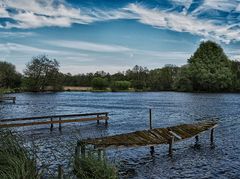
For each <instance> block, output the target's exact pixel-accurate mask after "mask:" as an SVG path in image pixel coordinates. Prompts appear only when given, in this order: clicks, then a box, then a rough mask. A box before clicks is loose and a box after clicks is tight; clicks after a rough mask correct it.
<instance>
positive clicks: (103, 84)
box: [92, 77, 108, 90]
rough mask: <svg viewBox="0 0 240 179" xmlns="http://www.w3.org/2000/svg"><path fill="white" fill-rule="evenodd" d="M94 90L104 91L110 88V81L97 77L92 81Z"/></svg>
mask: <svg viewBox="0 0 240 179" xmlns="http://www.w3.org/2000/svg"><path fill="white" fill-rule="evenodd" d="M92 87H93V89H98V90H104V89H106V88H107V87H108V81H107V80H106V79H105V78H101V77H95V78H93V80H92Z"/></svg>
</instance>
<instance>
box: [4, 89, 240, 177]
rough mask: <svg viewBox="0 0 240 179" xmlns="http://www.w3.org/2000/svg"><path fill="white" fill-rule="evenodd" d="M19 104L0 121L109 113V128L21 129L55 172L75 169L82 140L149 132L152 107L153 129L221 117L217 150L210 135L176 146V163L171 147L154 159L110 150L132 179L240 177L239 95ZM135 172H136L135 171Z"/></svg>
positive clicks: (80, 95)
mask: <svg viewBox="0 0 240 179" xmlns="http://www.w3.org/2000/svg"><path fill="white" fill-rule="evenodd" d="M11 95H12V96H16V97H17V101H16V104H11V103H0V118H1V119H2V118H12V117H31V116H38V115H51V114H73V113H87V112H109V113H110V120H109V125H108V127H105V126H104V125H100V126H97V125H96V123H95V122H87V123H75V124H63V127H62V132H61V133H60V132H59V131H58V128H57V127H56V128H55V129H54V131H53V132H52V133H51V132H50V131H49V126H37V127H22V128H19V129H17V130H18V131H19V132H20V133H21V135H23V138H24V139H26V140H27V141H28V144H29V145H34V146H36V148H37V150H38V153H39V154H38V155H39V163H40V164H44V165H46V164H47V165H49V168H50V170H51V169H52V170H54V169H55V168H56V165H57V164H64V165H65V167H66V168H69V167H67V166H68V165H70V163H71V162H69V160H71V154H72V152H73V146H74V145H75V143H76V140H77V139H79V138H87V137H99V136H104V135H112V134H119V133H125V132H132V131H136V130H142V129H146V128H148V109H149V108H152V113H153V126H154V127H166V126H171V125H177V124H182V123H192V122H199V121H201V120H203V119H204V118H207V117H214V118H215V117H216V118H219V120H218V121H219V126H218V127H217V128H216V131H215V148H211V146H210V141H209V132H206V133H204V134H203V135H201V136H200V142H201V147H200V148H199V149H196V148H194V147H193V145H194V139H189V140H185V141H183V142H179V143H176V144H174V155H173V158H169V157H168V156H167V152H168V148H167V147H168V146H165V145H161V146H158V147H157V148H156V149H155V151H156V155H155V157H151V156H150V154H149V148H147V147H141V148H131V149H118V150H108V151H107V153H108V156H109V158H110V159H111V160H113V161H115V162H116V163H120V164H121V165H123V164H124V166H125V172H126V171H129V173H128V174H129V176H130V174H131V178H240V94H204V93H201V94H197V93H175V92H156V93H152V92H146V93H90V92H63V93H42V94H40V93H39V94H34V93H19V94H11ZM130 171H131V172H130Z"/></svg>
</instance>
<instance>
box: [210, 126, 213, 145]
mask: <svg viewBox="0 0 240 179" xmlns="http://www.w3.org/2000/svg"><path fill="white" fill-rule="evenodd" d="M213 132H214V128H212V129H211V134H210V142H211V147H212V148H214V140H213V137H214V135H213Z"/></svg>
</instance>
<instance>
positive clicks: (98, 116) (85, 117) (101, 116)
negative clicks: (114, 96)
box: [0, 112, 109, 130]
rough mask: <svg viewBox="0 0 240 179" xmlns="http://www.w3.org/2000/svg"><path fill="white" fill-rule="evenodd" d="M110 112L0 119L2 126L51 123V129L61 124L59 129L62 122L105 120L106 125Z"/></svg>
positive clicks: (0, 125) (60, 126) (0, 126)
mask: <svg viewBox="0 0 240 179" xmlns="http://www.w3.org/2000/svg"><path fill="white" fill-rule="evenodd" d="M108 119H109V117H108V113H107V112H101V113H86V114H68V115H50V116H35V117H27V118H13V119H0V128H9V127H23V126H34V125H44V124H50V129H51V130H52V129H53V124H59V130H61V128H62V125H61V124H62V123H73V122H84V121H97V124H99V121H100V120H105V125H107V124H108Z"/></svg>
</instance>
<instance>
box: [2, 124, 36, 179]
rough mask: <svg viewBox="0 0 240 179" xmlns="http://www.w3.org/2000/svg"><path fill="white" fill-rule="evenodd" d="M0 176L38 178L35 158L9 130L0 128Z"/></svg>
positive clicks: (5, 177)
mask: <svg viewBox="0 0 240 179" xmlns="http://www.w3.org/2000/svg"><path fill="white" fill-rule="evenodd" d="M0 178H1V179H9V178H11V179H20V178H21V179H37V178H40V176H39V174H38V172H37V167H36V160H34V157H33V155H32V154H31V153H30V152H28V150H27V149H26V148H25V147H24V146H23V145H22V144H21V143H20V142H19V139H18V137H17V136H15V135H13V134H12V133H11V132H10V131H2V130H1V129H0Z"/></svg>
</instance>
